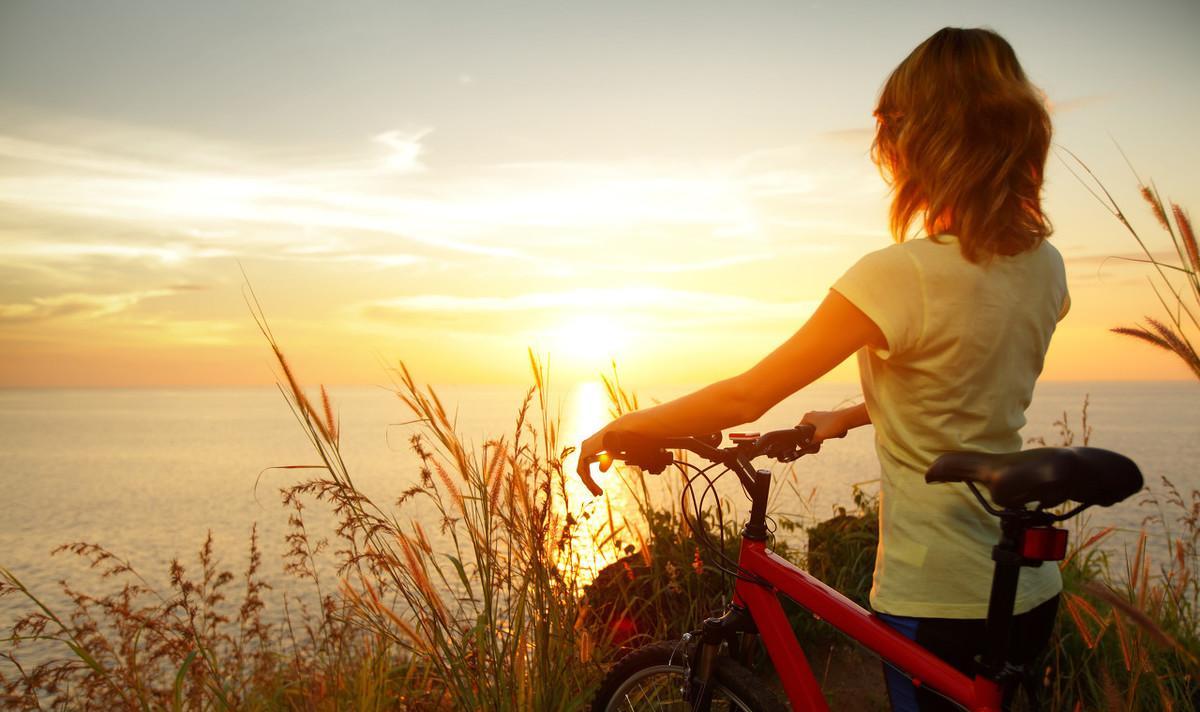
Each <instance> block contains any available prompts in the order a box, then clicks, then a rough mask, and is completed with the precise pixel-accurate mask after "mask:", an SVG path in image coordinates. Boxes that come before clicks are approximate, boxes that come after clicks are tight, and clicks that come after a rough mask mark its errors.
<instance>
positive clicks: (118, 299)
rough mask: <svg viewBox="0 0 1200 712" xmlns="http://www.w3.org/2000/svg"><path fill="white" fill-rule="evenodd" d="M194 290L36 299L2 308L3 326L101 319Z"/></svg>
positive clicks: (189, 287) (77, 294)
mask: <svg viewBox="0 0 1200 712" xmlns="http://www.w3.org/2000/svg"><path fill="white" fill-rule="evenodd" d="M194 289H196V287H195V286H193V285H180V286H174V287H170V288H167V289H150V290H142V291H134V292H122V293H117V294H86V293H80V292H69V293H66V294H56V295H53V296H48V297H33V298H32V299H29V300H27V301H23V302H12V303H8V304H0V322H7V323H14V322H32V321H45V320H48V319H60V318H74V319H100V318H103V317H108V316H112V315H114V314H118V313H120V312H124V311H126V310H128V309H130V308H131V307H133V306H134V305H136V304H138V303H140V302H142V301H145V300H147V299H153V298H155V297H165V296H169V295H172V294H177V293H179V292H182V291H192V290H194Z"/></svg>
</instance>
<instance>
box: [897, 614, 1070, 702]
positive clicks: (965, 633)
mask: <svg viewBox="0 0 1200 712" xmlns="http://www.w3.org/2000/svg"><path fill="white" fill-rule="evenodd" d="M1057 613H1058V596H1055V597H1054V598H1051V599H1050V600H1049V601H1046V602H1045V603H1043V604H1041V605H1039V606H1037V607H1035V608H1034V609H1033V610H1030V611H1027V612H1025V613H1022V614H1020V615H1017V616H1014V617H1013V622H1012V628H1011V631H1010V635H1009V653H1008V657H1009V662H1011V663H1014V664H1016V665H1025V666H1027V668H1028V666H1029V665H1031V664H1035V663H1037V662H1038V661H1039V659H1040V658H1041V654H1042V651H1044V650H1045V649H1046V645H1047V644H1048V643H1049V642H1050V635H1051V634H1052V633H1053V632H1054V617H1055V615H1056V614H1057ZM876 615H878V616H879V618H880V620H882V621H883V622H884V623H887V624H888V625H890V626H891V627H893V628H895V629H896V630H897V631H899V632H900V633H901V634H903V635H904V637H906V638H908V639H910V640H914V641H916V642H917V643H919V644H920V645H921V646H922V647H924V648H925V649H927V650H929V651H930V652H932V653H933V654H934V655H937V656H938V657H939V658H941V659H943V660H945V661H946V662H948V663H950V664H951V665H953V666H954V667H955V668H957V669H958V670H959V671H960V672H962V673H964V674H966V675H971V676H973V675H974V674H975V657H976V656H977V655H979V654H980V653H982V652H983V645H984V643H985V641H986V640H987V622H986V621H984V620H979V619H959V618H909V617H906V616H893V615H889V614H887V613H877V614H876ZM883 672H884V678H885V679H886V681H887V687H888V698H889V700H890V701H891V703H892V710H893V712H941V710H959V709H960V708H959V707H958V705H955V704H954V703H952V702H950V701H949V700H947V699H945V698H944V697H942V696H940V695H938V694H937V693H936V692H933V691H932V690H930V689H929V688H927V687H924V686H922V687H920V688H918V687H916V686H914V685H913V684H912V680H910V679H909V677H908V676H907V675H905V674H904V673H902V672H900V671H899V670H897V669H895V668H893V667H892V666H891V665H888V664H887V663H884V666H883ZM1011 698H1012V694H1011V691H1007V692H1006V694H1005V696H1004V699H1005V707H1007V706H1008V703H1009V702H1010V700H1011Z"/></svg>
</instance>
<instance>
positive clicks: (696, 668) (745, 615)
mask: <svg viewBox="0 0 1200 712" xmlns="http://www.w3.org/2000/svg"><path fill="white" fill-rule="evenodd" d="M688 637H690V634H689V636H688ZM685 642H686V641H685ZM757 642H758V628H756V627H755V625H754V619H753V618H751V617H750V612H749V611H748V610H747V609H746V608H745V607H744V606H741V605H738V604H737V603H731V604H729V606H728V607H727V608H726V609H725V613H724V614H722V615H721V616H719V617H716V618H707V619H705V621H704V626H703V627H702V628H701V630H700V644H699V645H698V646H697V650H696V654H695V662H694V663H693V664H692V665H690V666H689V672H688V679H687V687H686V689H685V690H684V699H685V700H686V702H687V704H688V709H690V710H693V712H709V708H710V707H711V705H712V686H711V685H710V682H711V680H712V671H713V663H714V662H715V661H716V659H717V656H718V655H720V654H721V647H722V646H725V647H726V648H727V649H728V650H729V651H730V653H731V654H732V655H733V657H734V659H735V660H737V661H738V662H741V663H743V664H746V665H749V664H750V663H751V662H752V660H753V656H754V653H755V651H756V646H757Z"/></svg>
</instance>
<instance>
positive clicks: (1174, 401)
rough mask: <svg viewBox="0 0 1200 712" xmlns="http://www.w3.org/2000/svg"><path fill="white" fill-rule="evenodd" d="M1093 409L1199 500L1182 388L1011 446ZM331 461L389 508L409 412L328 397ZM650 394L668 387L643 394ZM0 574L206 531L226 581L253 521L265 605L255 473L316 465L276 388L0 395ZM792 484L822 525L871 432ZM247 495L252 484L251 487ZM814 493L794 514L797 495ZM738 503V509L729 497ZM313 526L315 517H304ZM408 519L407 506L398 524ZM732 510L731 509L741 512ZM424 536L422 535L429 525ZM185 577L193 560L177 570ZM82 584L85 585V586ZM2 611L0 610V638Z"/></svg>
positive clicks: (1113, 404) (505, 409)
mask: <svg viewBox="0 0 1200 712" xmlns="http://www.w3.org/2000/svg"><path fill="white" fill-rule="evenodd" d="M439 393H440V394H441V395H442V397H443V401H444V402H445V403H446V404H447V406H448V407H452V406H457V408H458V413H459V416H458V423H459V428H460V431H461V432H462V433H464V434H465V435H466V436H467V437H468V438H469V439H471V440H474V441H475V442H482V440H483V439H484V437H485V436H490V435H499V434H502V433H505V432H507V431H508V430H510V429H511V426H512V422H513V419H514V415H515V412H516V409H517V406H518V405H519V403H520V399H521V396H522V394H523V390H522V389H519V388H500V387H494V388H493V387H472V388H444V389H440V391H439ZM857 393H858V388H857V387H856V386H853V385H837V384H828V385H818V386H814V387H812V388H810V389H808V390H806V391H805V392H803V393H800V394H797V395H795V396H793V397H792V398H790V399H789V400H788V401H786V402H785V403H783V404H782V405H780V406H779V407H777V408H776V409H775V410H774V411H772V413H771V414H770V415H769V416H768V417H767V418H764V420H763V421H762V423H761V424H760V425H761V427H764V428H766V427H783V426H786V425H790V424H793V423H794V422H796V420H797V419H798V418H799V417H800V415H802V414H803V413H804V412H805V411H806V410H811V409H827V408H832V407H835V406H837V405H839V404H840V403H842V402H843V400H845V399H848V398H854V397H856V396H857ZM1087 394H1090V397H1091V409H1090V416H1091V424H1092V426H1093V428H1094V434H1093V437H1092V444H1093V445H1097V446H1100V447H1107V448H1111V449H1114V450H1118V451H1121V452H1124V453H1126V454H1128V455H1130V456H1131V457H1133V458H1134V459H1135V460H1136V461H1137V462H1138V463H1139V464H1140V465H1141V466H1142V468H1143V470H1144V472H1145V474H1146V479H1147V482H1148V483H1151V484H1153V485H1157V483H1158V482H1159V480H1160V478H1161V477H1167V478H1170V479H1171V480H1173V481H1174V482H1175V483H1176V484H1177V485H1179V486H1180V489H1184V490H1191V489H1192V488H1193V487H1200V473H1198V472H1197V467H1196V465H1195V463H1197V462H1200V437H1198V436H1200V397H1198V396H1200V386H1197V385H1196V384H1193V383H1153V384H1145V383H1137V384H1133V383H1049V384H1044V385H1043V386H1041V387H1040V389H1039V390H1038V392H1037V394H1036V397H1035V400H1034V404H1033V406H1032V407H1031V408H1030V411H1029V413H1028V416H1029V425H1028V426H1027V428H1026V430H1025V435H1026V436H1027V437H1028V436H1037V435H1044V436H1046V437H1047V440H1050V441H1054V440H1056V439H1057V438H1056V437H1055V435H1054V428H1053V426H1052V423H1053V422H1054V420H1056V419H1057V418H1059V417H1061V415H1062V414H1063V412H1064V411H1066V412H1067V413H1068V415H1069V416H1070V418H1071V420H1072V423H1073V424H1074V425H1075V426H1076V429H1077V430H1078V418H1079V412H1080V406H1081V405H1082V403H1083V400H1084V396H1085V395H1087ZM331 395H332V397H333V399H334V401H335V404H336V407H337V410H338V412H339V415H340V417H341V422H342V433H343V435H342V449H343V453H344V456H345V459H346V461H347V464H348V466H349V469H350V472H351V473H352V475H353V476H354V477H355V478H356V480H357V482H358V484H359V485H360V487H361V488H362V489H363V490H365V491H366V492H367V493H368V494H370V495H372V496H375V497H379V498H384V499H385V500H390V499H392V498H394V496H395V495H396V494H398V493H399V492H400V491H401V490H403V489H404V488H405V487H406V486H408V485H409V484H410V483H411V482H413V481H414V480H415V479H416V477H417V471H416V466H415V462H414V458H413V456H411V455H410V454H409V452H408V450H407V435H408V434H409V433H411V432H412V430H413V426H407V425H403V424H402V423H403V421H405V420H406V419H407V418H408V417H409V414H408V413H406V411H405V409H404V407H403V404H402V403H400V402H399V401H398V399H396V397H395V396H394V395H392V394H391V393H390V392H388V391H386V390H383V389H378V388H349V389H340V390H339V389H335V390H334V391H333V392H332V393H331ZM641 395H642V396H643V397H646V400H645V402H650V399H649V397H653V396H656V395H657V396H658V397H660V398H665V397H670V396H671V395H675V393H674V392H671V391H660V392H654V391H643V392H642V394H641ZM561 403H562V412H563V417H564V432H566V433H567V434H568V435H569V436H570V437H571V438H572V439H575V438H577V437H578V436H580V435H583V434H587V433H588V432H591V430H592V429H594V427H595V426H596V425H598V424H600V423H601V422H603V414H604V406H605V404H604V402H603V398H602V397H601V394H600V391H599V389H598V388H596V387H594V386H593V387H582V388H578V389H576V390H574V391H571V392H569V393H566V394H563V397H562V398H561ZM0 457H2V458H3V463H4V466H3V469H2V470H0V493H2V495H0V497H2V501H3V506H0V565H3V566H6V567H8V568H9V569H11V570H12V571H13V572H14V573H15V574H16V575H17V576H19V577H20V578H21V579H22V580H23V581H24V582H25V583H26V584H27V585H28V586H29V587H30V588H32V589H33V590H34V591H35V592H38V593H42V594H45V595H47V597H48V598H49V599H50V600H57V599H58V596H57V594H56V593H55V591H56V589H57V586H56V583H55V582H56V581H58V580H60V579H63V578H67V579H69V580H71V581H73V582H80V583H84V584H86V583H88V582H91V581H93V580H94V579H92V578H90V577H89V576H90V575H89V574H88V573H87V571H86V567H84V566H82V565H81V564H80V563H79V562H78V561H76V560H73V558H72V557H70V556H68V555H63V554H59V555H57V556H53V557H52V556H50V551H51V550H52V549H53V548H54V547H55V546H57V545H59V544H63V543H67V542H73V541H87V542H95V543H98V544H102V545H103V546H105V547H107V548H108V549H110V550H111V551H113V552H115V553H117V554H118V555H120V556H123V557H126V558H128V559H129V560H130V561H131V562H132V563H133V564H134V566H135V567H136V568H137V569H138V570H139V571H140V572H141V573H143V574H144V575H145V576H146V577H147V578H148V579H149V580H150V581H152V582H155V583H162V582H165V578H166V570H167V566H168V564H169V562H170V561H171V560H172V559H173V558H177V557H178V558H181V559H182V560H183V561H184V562H185V564H186V563H188V562H192V561H194V557H195V552H196V550H197V549H198V548H199V547H200V544H201V543H202V541H203V539H204V537H205V535H206V533H207V532H210V531H211V532H212V534H213V537H214V540H215V543H216V550H217V552H218V553H219V555H220V557H221V559H222V561H223V563H225V564H227V565H229V566H230V567H231V568H232V569H233V570H234V571H239V572H240V571H241V570H243V569H244V567H245V563H246V547H247V542H248V537H249V533H250V530H251V527H252V526H253V525H254V524H255V523H257V525H258V531H259V536H260V540H261V544H262V548H263V550H264V570H263V574H264V576H265V577H266V578H267V579H268V580H269V581H271V582H272V583H273V584H274V585H275V592H274V595H276V596H277V597H278V596H281V595H282V594H283V593H286V592H288V591H289V587H292V588H294V587H295V584H294V583H293V582H292V581H291V579H290V578H288V577H286V576H284V575H283V571H282V562H281V560H280V557H279V554H280V553H282V551H283V549H284V545H283V535H284V533H285V531H286V523H287V512H286V511H285V510H284V509H283V508H282V507H281V506H280V504H279V497H278V489H279V487H280V486H281V485H283V484H286V483H289V482H292V481H295V480H296V479H297V478H299V477H302V476H303V471H300V470H266V471H265V472H264V471H263V470H264V468H269V467H271V466H276V465H295V464H310V463H312V462H314V461H315V458H314V456H313V454H312V451H311V447H310V445H309V443H308V441H307V440H306V439H305V437H304V435H303V433H302V431H301V429H300V428H299V426H298V425H297V424H296V422H295V420H294V419H293V416H292V414H291V412H290V411H289V409H288V408H287V406H286V405H285V403H284V400H283V398H282V396H281V395H280V394H279V392H278V391H277V390H275V389H274V388H241V389H179V390H140V389H138V390H135V389H128V390H125V389H112V390H0ZM800 465H801V467H800V468H799V470H798V472H797V486H796V487H795V488H787V487H784V488H782V489H781V491H780V493H779V495H780V497H779V500H778V503H777V505H776V509H777V511H781V512H790V513H795V514H806V513H812V514H814V515H820V516H824V515H826V514H828V513H829V512H831V511H832V508H833V507H834V506H835V505H837V504H838V503H846V502H848V501H849V499H850V488H851V484H852V483H855V482H861V481H869V480H872V479H874V478H876V477H877V473H876V467H877V466H876V463H875V459H874V454H873V451H872V445H871V435H870V432H869V429H863V430H861V431H859V432H856V433H852V434H851V435H850V436H849V437H847V438H846V439H845V440H843V441H836V442H834V443H832V444H831V445H829V446H827V447H826V449H825V451H824V452H822V453H821V454H820V455H818V456H816V457H811V458H806V459H804V460H802V461H801V462H800ZM256 482H257V487H256ZM814 488H815V489H816V495H815V496H814V497H813V499H812V502H811V503H810V504H808V505H805V504H803V503H802V502H801V499H802V495H805V496H806V495H808V494H809V493H810V492H811V491H812V490H813V489H814ZM731 501H733V503H734V505H735V507H736V506H737V505H738V504H740V502H741V500H740V499H737V497H736V493H735V496H734V498H733V499H732V500H731ZM308 512H309V516H310V519H311V523H310V526H311V527H312V528H314V529H317V530H320V529H321V528H322V527H325V526H328V522H329V519H328V517H327V516H323V513H322V512H321V511H320V509H319V508H318V507H315V506H314V507H312V508H310V509H309V510H308ZM410 512H411V515H410V516H415V517H420V516H422V513H421V512H420V511H418V510H410ZM743 513H744V511H738V515H739V516H740V515H741V514H743ZM1148 513H1149V510H1148V509H1147V508H1146V507H1139V506H1137V505H1136V504H1133V503H1128V504H1125V505H1121V506H1119V507H1117V508H1114V509H1112V510H1100V511H1099V512H1097V513H1096V514H1095V515H1094V516H1093V522H1094V523H1096V524H1107V523H1113V524H1118V525H1121V526H1128V527H1134V526H1136V525H1137V524H1138V523H1139V522H1140V521H1141V519H1142V517H1144V516H1145V515H1146V514H1148ZM429 528H430V529H431V530H432V529H434V528H435V527H433V526H431V527H429ZM192 567H193V568H194V567H195V564H194V563H193V564H192ZM86 589H87V586H86V585H85V590H86ZM15 603H16V602H15V601H11V600H9V601H0V624H3V623H4V622H6V621H7V620H8V619H9V618H10V617H11V616H12V615H13V613H14V610H15V608H14V604H15Z"/></svg>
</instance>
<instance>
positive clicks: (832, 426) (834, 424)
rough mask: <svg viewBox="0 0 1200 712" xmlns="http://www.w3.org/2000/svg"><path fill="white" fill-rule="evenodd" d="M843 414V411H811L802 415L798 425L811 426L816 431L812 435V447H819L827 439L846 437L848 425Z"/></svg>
mask: <svg viewBox="0 0 1200 712" xmlns="http://www.w3.org/2000/svg"><path fill="white" fill-rule="evenodd" d="M845 412H846V411H843V410H812V411H809V412H807V413H805V414H804V417H803V418H801V419H800V423H801V424H808V425H811V426H813V427H814V428H816V429H817V430H816V432H815V433H813V438H812V442H813V444H814V445H819V444H820V443H821V442H822V441H824V440H828V439H829V438H844V437H846V432H847V431H848V430H849V429H850V425H849V424H848V423H847V422H846V418H845Z"/></svg>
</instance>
